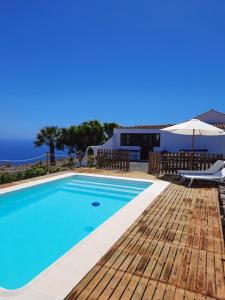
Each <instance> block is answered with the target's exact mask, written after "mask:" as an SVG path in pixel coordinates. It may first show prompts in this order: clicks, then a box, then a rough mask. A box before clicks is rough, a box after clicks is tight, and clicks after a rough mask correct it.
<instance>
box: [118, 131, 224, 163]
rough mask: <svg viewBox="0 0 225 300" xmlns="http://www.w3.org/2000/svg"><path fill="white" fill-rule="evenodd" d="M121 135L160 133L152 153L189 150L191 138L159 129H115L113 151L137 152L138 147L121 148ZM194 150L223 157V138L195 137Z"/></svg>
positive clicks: (137, 156)
mask: <svg viewBox="0 0 225 300" xmlns="http://www.w3.org/2000/svg"><path fill="white" fill-rule="evenodd" d="M121 133H160V147H154V151H157V152H160V151H169V152H178V151H180V150H181V149H191V145H192V136H188V135H181V134H174V133H169V132H165V131H162V130H159V129H124V128H116V129H115V130H114V135H113V140H114V143H113V149H121V150H122V149H124V150H137V151H140V147H133V146H121V145H120V134H121ZM195 149H206V150H208V153H216V154H220V153H223V154H224V155H225V136H196V137H195ZM134 156H136V157H133V159H137V160H138V159H140V153H139V152H137V153H136V154H134Z"/></svg>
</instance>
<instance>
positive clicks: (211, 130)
mask: <svg viewBox="0 0 225 300" xmlns="http://www.w3.org/2000/svg"><path fill="white" fill-rule="evenodd" d="M162 130H164V131H168V132H172V133H176V134H184V135H192V150H194V138H195V135H207V136H216V135H224V134H225V133H224V130H222V129H219V128H217V127H215V126H212V125H209V124H207V123H205V122H202V121H200V120H198V119H191V120H190V121H187V122H184V123H180V124H177V125H174V126H169V127H166V128H164V129H162Z"/></svg>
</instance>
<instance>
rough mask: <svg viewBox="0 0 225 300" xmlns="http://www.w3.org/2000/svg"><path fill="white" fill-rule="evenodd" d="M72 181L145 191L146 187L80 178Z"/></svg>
mask: <svg viewBox="0 0 225 300" xmlns="http://www.w3.org/2000/svg"><path fill="white" fill-rule="evenodd" d="M72 182H78V183H81V184H91V185H97V186H99V185H100V186H111V187H118V188H126V189H131V190H139V191H143V190H144V189H145V187H136V186H130V185H121V184H112V183H102V182H93V181H87V180H78V179H73V180H72Z"/></svg>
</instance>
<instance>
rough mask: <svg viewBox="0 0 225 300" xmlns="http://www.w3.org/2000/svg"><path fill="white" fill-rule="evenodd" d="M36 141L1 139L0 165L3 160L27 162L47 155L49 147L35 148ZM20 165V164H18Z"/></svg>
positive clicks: (59, 152)
mask: <svg viewBox="0 0 225 300" xmlns="http://www.w3.org/2000/svg"><path fill="white" fill-rule="evenodd" d="M34 140H35V139H31V138H30V139H29V138H0V164H2V163H4V162H3V161H1V160H23V159H24V160H26V159H32V158H35V157H39V156H42V155H45V154H46V153H47V152H48V151H49V149H48V147H47V146H45V145H44V146H42V147H40V148H35V146H34ZM66 153H67V151H66V150H65V151H59V150H56V154H58V155H59V154H62V155H64V154H66ZM17 164H18V162H17Z"/></svg>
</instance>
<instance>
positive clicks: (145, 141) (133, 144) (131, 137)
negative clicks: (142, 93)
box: [91, 109, 225, 160]
mask: <svg viewBox="0 0 225 300" xmlns="http://www.w3.org/2000/svg"><path fill="white" fill-rule="evenodd" d="M194 118H196V119H199V120H201V121H203V122H206V123H209V124H212V125H214V126H217V127H219V128H221V129H223V130H225V114H224V113H222V112H219V111H216V110H213V109H212V110H209V111H207V112H205V113H203V114H201V115H199V116H195V117H194ZM170 125H172V124H164V125H145V126H121V127H118V128H115V129H114V131H113V136H112V137H111V139H109V140H108V141H107V142H106V143H105V144H103V145H100V146H95V147H91V148H92V149H93V150H94V152H95V153H96V151H97V149H110V150H118V149H120V150H128V151H129V152H130V159H131V160H147V159H148V153H149V151H157V152H161V151H168V152H179V151H182V150H185V151H190V150H191V142H192V136H187V135H179V134H174V133H169V132H165V131H162V130H161V129H163V128H165V127H168V126H170ZM195 149H196V152H206V153H214V154H224V156H225V135H224V136H215V137H212V136H197V137H196V141H195Z"/></svg>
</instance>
